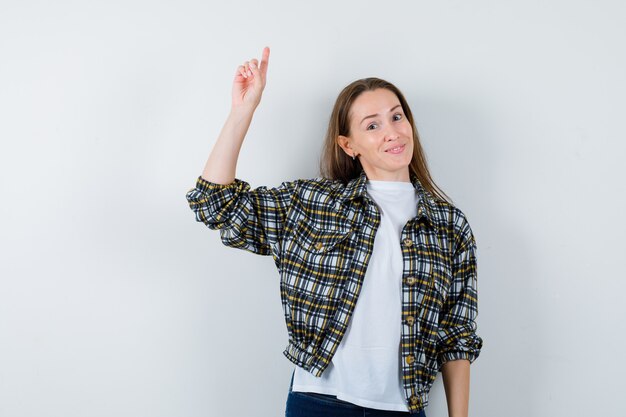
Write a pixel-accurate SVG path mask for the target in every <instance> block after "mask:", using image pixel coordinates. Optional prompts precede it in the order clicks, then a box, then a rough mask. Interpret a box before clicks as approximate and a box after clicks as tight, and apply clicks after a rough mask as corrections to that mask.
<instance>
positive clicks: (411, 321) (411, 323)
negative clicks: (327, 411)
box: [406, 316, 415, 326]
mask: <svg viewBox="0 0 626 417" xmlns="http://www.w3.org/2000/svg"><path fill="white" fill-rule="evenodd" d="M406 324H408V325H409V326H413V324H415V317H413V316H409V317H407V318H406Z"/></svg>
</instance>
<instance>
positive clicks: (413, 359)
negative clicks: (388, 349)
mask: <svg viewBox="0 0 626 417" xmlns="http://www.w3.org/2000/svg"><path fill="white" fill-rule="evenodd" d="M413 362H415V356H413V355H409V356H407V357H406V363H407V365H411V364H412V363H413Z"/></svg>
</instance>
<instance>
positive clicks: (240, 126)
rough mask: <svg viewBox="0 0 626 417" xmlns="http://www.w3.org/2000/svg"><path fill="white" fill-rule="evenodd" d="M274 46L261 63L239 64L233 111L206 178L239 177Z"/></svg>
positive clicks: (227, 180) (218, 180) (223, 181)
mask: <svg viewBox="0 0 626 417" xmlns="http://www.w3.org/2000/svg"><path fill="white" fill-rule="evenodd" d="M269 57H270V49H269V48H268V47H265V48H264V49H263V55H262V57H261V63H260V64H259V62H258V60H257V59H251V60H250V61H246V62H244V63H243V64H242V65H240V66H239V67H237V71H236V73H235V79H234V80H233V89H232V104H231V109H230V114H229V115H228V118H227V119H226V123H224V127H223V128H222V131H221V132H220V135H219V137H218V138H217V141H216V142H215V145H213V149H212V150H211V153H210V155H209V158H208V160H207V162H206V165H205V166H204V171H203V172H202V178H204V179H205V180H207V181H210V182H213V183H217V184H230V183H231V182H233V181H234V180H235V171H236V169H237V159H238V158H239V151H240V150H241V145H242V144H243V140H244V138H245V136H246V133H247V132H248V128H249V127H250V123H251V122H252V116H253V115H254V111H255V110H256V108H257V106H258V105H259V103H260V101H261V96H262V94H263V90H264V89H265V82H266V79H267V65H268V62H269Z"/></svg>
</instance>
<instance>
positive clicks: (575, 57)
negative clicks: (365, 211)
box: [0, 0, 626, 417]
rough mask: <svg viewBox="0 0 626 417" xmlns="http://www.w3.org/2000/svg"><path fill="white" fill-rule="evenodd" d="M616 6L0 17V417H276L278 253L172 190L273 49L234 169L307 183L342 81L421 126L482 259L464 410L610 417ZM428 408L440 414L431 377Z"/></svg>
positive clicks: (618, 60) (285, 379)
mask: <svg viewBox="0 0 626 417" xmlns="http://www.w3.org/2000/svg"><path fill="white" fill-rule="evenodd" d="M625 12H626V6H625V5H624V3H623V2H620V1H617V0H616V1H608V0H604V1H598V0H596V1H591V0H587V1H583V0H574V1H572V0H568V1H565V0H562V1H558V0H549V1H545V0H544V1H529V0H525V1H487V0H477V1H472V2H466V1H437V2H435V1H430V2H425V1H410V2H409V1H397V2H383V1H378V2H367V1H362V0H361V1H316V2H307V3H304V2H295V1H292V2H287V1H284V2H279V1H275V0H271V1H270V0H265V1H263V2H253V1H249V0H240V1H236V2H219V3H218V2H212V1H198V0H193V1H192V0H187V1H176V2H174V1H169V2H166V1H147V0H144V1H140V0H124V1H56V2H49V1H32V0H30V1H19V2H17V1H13V2H9V1H7V0H4V1H2V2H1V3H0V138H1V149H0V184H1V190H0V192H1V204H0V222H1V225H0V227H1V232H0V236H1V237H0V239H1V241H0V244H1V247H0V249H1V250H0V277H1V278H0V279H1V281H0V416H3V417H26V416H29V417H30V416H32V417H35V416H36V417H57V416H58V417H61V416H62V417H74V416H76V417H85V416H89V417H98V416H107V417H108V416H119V417H125V416H128V417H131V416H132V417H143V416H146V417H148V416H149V417H160V416H164V417H165V416H168V417H170V416H176V417H178V416H181V417H193V416H220V417H222V416H246V415H256V416H268V417H269V416H279V415H283V413H284V402H285V400H286V397H287V390H288V386H289V380H290V376H291V369H292V366H291V363H290V362H288V361H287V359H285V358H284V357H283V355H282V350H283V349H284V347H285V345H286V342H287V332H286V327H285V324H284V321H283V316H282V310H281V305H280V298H279V287H278V275H277V273H276V271H275V267H274V264H273V262H272V259H271V258H269V257H260V256H254V255H251V254H249V253H247V252H244V251H237V250H233V249H228V248H226V247H224V246H222V245H221V243H220V241H219V236H218V234H217V232H212V231H210V230H208V229H206V228H205V227H204V226H203V225H202V224H200V223H196V222H195V221H194V217H193V214H192V212H191V211H190V210H189V207H188V205H187V202H186V200H185V193H186V192H187V190H188V189H190V188H191V187H192V186H193V185H194V182H195V179H196V178H197V176H198V175H200V173H201V170H202V167H203V166H204V162H205V160H206V158H207V156H208V153H209V151H210V149H211V146H212V143H213V141H214V139H215V138H216V137H217V135H218V133H219V131H220V129H221V126H222V124H223V122H224V120H225V118H226V115H227V112H228V109H229V104H230V89H231V80H232V76H233V74H234V71H235V68H236V67H237V65H239V64H240V63H241V62H243V61H245V60H247V59H250V58H252V57H259V55H260V53H261V50H262V48H263V46H265V45H269V46H270V47H271V49H272V55H271V58H270V59H271V62H270V68H269V74H268V83H267V87H266V90H265V93H264V96H263V101H262V103H261V106H260V107H259V109H258V111H257V114H256V115H255V119H254V121H253V124H252V126H251V129H250V132H249V135H248V137H247V141H246V143H245V144H244V150H243V152H242V155H241V158H240V163H239V169H238V172H237V176H238V177H239V178H242V179H245V180H247V181H249V182H250V183H251V184H252V185H253V186H258V185H271V186H273V185H278V184H279V183H280V182H281V181H283V180H289V179H295V178H301V177H312V176H315V175H316V174H317V157H318V155H319V151H320V146H321V141H322V137H323V134H324V131H325V128H326V123H327V120H328V116H329V114H330V109H331V106H332V103H333V101H334V99H335V98H336V96H337V94H338V93H339V91H340V89H341V88H343V87H344V86H345V85H347V84H348V83H349V82H351V81H353V80H354V79H357V78H361V77H366V76H378V77H381V78H385V79H388V80H389V81H391V82H393V83H395V84H396V85H398V86H399V87H400V88H401V89H402V90H403V91H404V93H405V94H406V96H407V98H408V100H409V102H410V104H411V106H412V109H413V112H414V114H415V117H416V120H417V125H418V130H419V132H420V134H421V136H422V140H423V142H424V146H425V148H426V151H427V154H428V157H429V163H430V167H431V169H432V172H433V175H434V178H435V180H436V181H437V183H438V184H439V185H440V186H441V187H442V188H443V189H444V190H445V191H446V192H447V193H448V194H449V195H450V196H451V197H452V198H453V200H454V201H455V203H456V204H457V205H458V206H459V207H460V208H461V209H462V210H463V211H464V212H465V213H466V214H467V216H468V219H469V220H470V223H471V225H472V228H473V230H474V233H475V236H476V240H477V243H478V246H479V295H480V296H479V311H480V313H479V317H478V325H479V334H480V335H481V336H482V337H483V338H484V348H483V351H482V354H481V357H480V358H479V359H478V360H477V361H476V362H475V363H474V364H473V365H472V367H471V400H470V415H471V416H481V417H492V416H493V417H501V416H507V417H517V416H520V417H521V416H538V417H539V416H542V417H543V416H546V417H547V416H586V415H598V414H601V415H603V416H606V417H610V416H615V417H616V416H623V415H626V405H625V403H624V401H623V400H622V398H623V393H624V388H626V386H625V385H626V384H625V383H624V374H625V372H626V367H625V365H624V355H623V351H624V344H625V342H626V340H625V335H624V330H625V328H626V326H625V325H624V318H625V317H626V308H625V307H624V304H625V303H624V291H625V290H626V286H625V285H624V278H625V276H624V267H623V256H624V236H625V232H626V230H625V227H624V220H623V216H624V211H625V209H626V199H625V196H624V191H623V190H624V186H623V180H624V177H625V176H624V174H626V172H625V169H624V162H623V159H624V155H625V151H626V146H625V145H624V140H625V139H626V137H625V133H626V128H625V127H624V116H625V114H626V113H625V110H626V105H625V104H626V103H625V101H626V99H625V97H626V78H625V77H624V74H626V48H625V45H624V43H625V42H624V40H625V39H626V26H625V25H624V20H625V17H626V16H625V15H626V13H625ZM426 411H427V415H428V416H429V417H438V416H441V417H443V416H446V415H447V412H446V404H445V394H444V391H443V386H442V384H441V374H439V376H438V379H437V381H436V384H435V386H434V387H433V389H432V391H431V403H430V405H429V407H428V408H427V410H426Z"/></svg>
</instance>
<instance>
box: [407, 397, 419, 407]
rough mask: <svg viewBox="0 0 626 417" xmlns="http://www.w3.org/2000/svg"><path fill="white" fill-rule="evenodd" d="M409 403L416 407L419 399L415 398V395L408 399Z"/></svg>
mask: <svg viewBox="0 0 626 417" xmlns="http://www.w3.org/2000/svg"><path fill="white" fill-rule="evenodd" d="M409 401H411V405H417V404H418V403H419V402H420V400H419V398H417V396H416V395H413V396H412V397H411V398H409Z"/></svg>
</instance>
